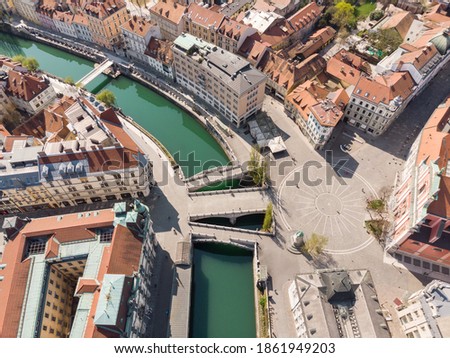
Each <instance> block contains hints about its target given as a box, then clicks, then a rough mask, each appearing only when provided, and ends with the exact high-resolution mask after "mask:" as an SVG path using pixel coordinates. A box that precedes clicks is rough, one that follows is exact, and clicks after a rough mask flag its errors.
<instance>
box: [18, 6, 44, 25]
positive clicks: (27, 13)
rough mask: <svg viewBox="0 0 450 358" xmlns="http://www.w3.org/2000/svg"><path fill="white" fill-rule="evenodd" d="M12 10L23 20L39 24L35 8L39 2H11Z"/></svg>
mask: <svg viewBox="0 0 450 358" xmlns="http://www.w3.org/2000/svg"><path fill="white" fill-rule="evenodd" d="M13 3H14V8H15V9H16V11H17V13H18V14H19V15H20V16H22V17H23V18H24V19H27V20H29V21H31V22H34V23H35V24H39V18H38V15H37V11H36V8H37V6H38V4H39V0H13Z"/></svg>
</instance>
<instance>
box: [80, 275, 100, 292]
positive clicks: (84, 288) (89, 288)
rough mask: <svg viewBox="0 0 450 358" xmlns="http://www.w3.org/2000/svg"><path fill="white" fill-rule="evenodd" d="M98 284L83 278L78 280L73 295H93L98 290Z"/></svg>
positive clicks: (95, 281) (91, 279) (94, 280)
mask: <svg viewBox="0 0 450 358" xmlns="http://www.w3.org/2000/svg"><path fill="white" fill-rule="evenodd" d="M99 286H100V283H99V282H98V281H97V280H96V279H93V278H83V277H81V278H80V279H79V280H78V283H77V287H76V289H75V295H81V294H83V293H94V292H95V291H97V289H98V288H99Z"/></svg>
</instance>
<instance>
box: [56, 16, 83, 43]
mask: <svg viewBox="0 0 450 358" xmlns="http://www.w3.org/2000/svg"><path fill="white" fill-rule="evenodd" d="M72 20H73V14H72V13H71V12H70V11H55V12H54V14H53V23H54V24H55V28H56V30H58V31H59V32H61V33H62V34H64V35H68V36H71V37H75V38H77V31H76V29H75V26H73V21H72Z"/></svg>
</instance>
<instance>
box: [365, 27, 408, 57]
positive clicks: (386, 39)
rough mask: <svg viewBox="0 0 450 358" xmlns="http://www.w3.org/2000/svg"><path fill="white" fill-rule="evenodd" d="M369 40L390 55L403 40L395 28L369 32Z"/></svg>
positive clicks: (385, 54)
mask: <svg viewBox="0 0 450 358" xmlns="http://www.w3.org/2000/svg"><path fill="white" fill-rule="evenodd" d="M369 40H370V42H371V44H372V46H373V47H375V48H376V49H377V50H380V51H383V55H384V56H387V55H390V54H391V53H392V52H393V51H395V50H396V49H397V48H398V47H399V46H400V45H401V43H402V42H403V39H402V37H401V36H400V34H399V33H398V32H397V30H395V29H383V30H378V31H374V32H369Z"/></svg>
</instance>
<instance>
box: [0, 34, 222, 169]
mask: <svg viewBox="0 0 450 358" xmlns="http://www.w3.org/2000/svg"><path fill="white" fill-rule="evenodd" d="M0 54H3V55H7V56H10V57H12V56H14V55H24V56H27V57H34V58H36V59H37V60H38V62H39V64H40V68H41V69H42V70H43V71H45V72H49V73H52V74H53V75H56V76H58V77H61V78H66V77H68V76H70V77H72V79H73V80H75V81H77V80H79V79H80V78H81V77H83V76H84V75H85V74H87V73H88V72H89V71H91V70H92V68H93V67H94V63H93V62H91V61H88V60H85V59H83V58H80V57H78V56H74V55H72V54H69V53H66V52H64V51H61V50H58V49H55V48H53V47H51V46H47V45H44V44H40V43H37V42H33V41H30V40H25V39H22V38H19V37H17V36H11V35H8V34H4V33H0ZM102 87H103V88H107V89H109V90H111V91H112V92H113V93H114V94H115V95H116V99H117V105H118V106H119V107H121V108H122V111H123V112H124V113H125V114H126V115H128V116H130V117H132V118H133V119H134V120H135V121H136V122H137V123H139V124H140V125H141V126H142V127H144V128H145V129H146V130H148V131H149V132H150V133H151V134H152V135H153V136H155V137H156V138H157V139H158V140H159V141H160V142H161V143H162V144H163V145H164V146H165V147H166V148H167V150H168V151H169V152H170V153H171V154H172V156H174V157H175V159H177V161H178V163H179V164H180V166H181V168H182V170H183V173H184V174H185V175H186V176H191V175H194V174H197V173H199V172H201V171H202V170H204V169H207V168H210V167H215V166H220V165H225V164H227V163H228V157H227V155H226V154H225V152H224V151H223V149H222V148H221V147H220V145H219V144H218V143H217V141H216V140H215V139H214V138H213V137H212V136H211V135H210V134H209V133H208V132H207V131H206V130H205V129H204V127H203V126H202V125H201V124H200V123H198V122H197V121H196V120H195V119H194V118H193V117H192V116H191V115H189V114H188V113H187V112H185V111H183V110H182V109H180V108H179V107H177V106H176V105H174V104H173V103H171V102H170V101H168V100H167V99H165V98H164V97H162V96H160V95H159V94H157V93H155V92H153V91H151V90H150V89H148V88H146V87H144V86H142V85H140V84H138V83H136V82H134V81H132V80H130V79H128V78H126V77H124V76H120V77H119V78H117V79H115V80H110V79H109V78H107V77H106V76H105V75H101V76H99V77H97V78H96V79H95V80H94V81H93V82H91V83H89V84H88V86H87V88H86V89H87V90H88V91H93V92H94V93H95V92H98V91H99V90H100V89H101V88H102Z"/></svg>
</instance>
